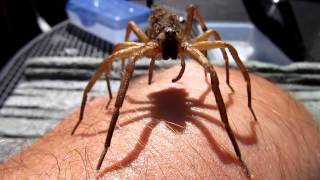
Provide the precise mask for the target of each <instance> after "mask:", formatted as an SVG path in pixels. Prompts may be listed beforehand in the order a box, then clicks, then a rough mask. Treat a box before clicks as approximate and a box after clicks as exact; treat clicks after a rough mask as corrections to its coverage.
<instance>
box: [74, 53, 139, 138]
mask: <svg viewBox="0 0 320 180" xmlns="http://www.w3.org/2000/svg"><path fill="white" fill-rule="evenodd" d="M140 48H141V47H129V48H127V49H123V50H119V51H117V52H115V53H113V54H111V55H110V56H109V57H108V58H106V59H105V60H104V61H103V62H102V64H101V65H100V66H99V68H98V69H97V70H96V72H95V73H94V75H93V76H92V77H91V79H90V80H89V82H88V84H87V86H86V88H85V89H84V91H83V96H82V102H81V108H80V116H79V120H78V122H77V124H76V125H75V126H74V128H73V130H72V132H71V135H73V134H74V133H75V131H76V130H77V128H78V126H79V125H80V123H81V121H82V119H83V113H84V109H85V105H86V102H87V95H88V93H89V91H90V90H91V88H92V87H93V85H94V84H95V82H96V81H97V80H98V79H99V77H100V75H101V74H102V73H109V72H108V70H109V69H110V67H111V64H112V62H113V61H114V60H115V59H117V58H123V57H127V56H130V55H131V54H132V53H134V52H136V51H137V50H139V49H140ZM107 83H108V81H107ZM109 87H110V86H109Z"/></svg>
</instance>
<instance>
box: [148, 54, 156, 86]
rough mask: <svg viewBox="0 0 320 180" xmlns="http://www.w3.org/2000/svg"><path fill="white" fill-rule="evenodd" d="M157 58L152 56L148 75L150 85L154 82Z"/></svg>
mask: <svg viewBox="0 0 320 180" xmlns="http://www.w3.org/2000/svg"><path fill="white" fill-rule="evenodd" d="M155 61H156V59H155V58H152V59H151V61H150V66H149V76H148V84H149V85H150V84H151V82H152V76H153V70H154V64H155Z"/></svg>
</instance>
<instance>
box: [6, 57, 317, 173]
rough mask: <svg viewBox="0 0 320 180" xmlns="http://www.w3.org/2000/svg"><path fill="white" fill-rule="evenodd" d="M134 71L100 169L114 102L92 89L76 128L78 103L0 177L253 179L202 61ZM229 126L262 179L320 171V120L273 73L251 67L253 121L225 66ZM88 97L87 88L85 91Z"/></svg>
mask: <svg viewBox="0 0 320 180" xmlns="http://www.w3.org/2000/svg"><path fill="white" fill-rule="evenodd" d="M179 70H180V66H175V67H173V68H170V69H168V70H163V71H160V72H155V73H154V79H153V81H152V84H151V85H150V86H149V85H148V84H147V83H148V78H147V76H144V77H141V78H137V79H134V80H132V82H131V83H130V86H129V90H128V92H127V97H126V98H125V102H124V105H123V108H122V109H121V111H120V117H119V120H118V123H117V128H116V130H115V132H114V135H113V139H112V143H111V147H110V148H109V151H108V153H107V155H106V157H105V160H104V162H103V164H102V167H101V170H100V171H96V170H95V167H96V164H97V162H98V159H99V156H100V153H101V151H102V149H103V144H104V141H105V136H106V129H107V127H108V125H109V122H110V118H111V114H112V109H113V105H114V104H113V103H114V100H115V98H114V99H113V100H112V101H111V103H110V105H109V106H108V108H105V107H106V104H107V103H108V98H107V96H105V97H98V98H92V99H91V100H90V102H88V104H87V106H86V110H85V115H84V120H83V122H82V124H81V125H80V126H79V129H78V130H77V132H76V133H75V135H74V136H70V133H71V130H72V128H73V126H74V125H75V123H76V121H77V119H78V116H79V109H77V110H75V112H73V113H71V114H70V115H69V116H67V117H66V118H65V119H64V120H63V121H62V122H61V123H60V124H59V125H57V127H55V128H54V129H52V130H51V131H50V132H49V133H47V134H46V135H45V136H44V137H42V138H41V139H39V140H37V141H36V142H35V143H34V144H32V145H31V146H29V147H27V148H25V149H24V150H23V151H22V152H21V153H19V154H17V155H15V156H13V157H11V158H10V159H8V160H7V161H6V162H4V164H2V165H0V179H95V178H101V179H113V178H118V179H124V178H133V179H141V178H146V179H159V178H161V179H185V178H190V179H195V178H197V179H199V178H200V179H207V178H210V179H212V178H213V179H247V177H246V175H245V174H244V171H243V169H242V167H241V166H240V164H239V162H238V160H237V157H236V155H235V153H234V150H233V147H232V144H231V142H230V140H229V138H228V136H227V133H226V131H225V130H224V125H223V123H222V121H221V120H220V116H219V112H218V109H217V106H216V102H215V99H214V96H213V94H212V92H211V87H210V84H209V83H208V82H209V78H210V77H208V81H206V79H205V76H204V73H203V69H202V68H201V67H200V66H199V65H197V64H194V63H188V64H187V65H186V70H185V73H184V75H183V77H182V78H181V80H179V81H178V82H176V83H172V82H171V79H172V78H174V77H176V75H177V74H178V72H179ZM216 71H217V73H218V76H219V80H220V90H221V93H222V96H223V99H224V102H225V104H226V108H227V112H228V117H229V122H230V126H231V128H232V129H233V131H234V133H235V136H236V140H237V142H238V144H239V146H240V150H241V153H242V158H243V160H244V162H245V163H246V164H247V166H248V168H249V170H250V172H251V174H252V177H253V178H254V179H319V178H320V171H319V168H320V136H319V128H318V126H317V125H316V124H315V122H314V121H313V120H312V117H311V115H310V114H309V113H308V112H307V111H306V110H305V108H304V107H303V106H302V105H301V104H300V103H299V102H297V101H296V100H294V99H293V98H292V97H291V96H289V95H288V94H287V93H286V92H284V91H283V90H281V89H280V88H279V87H277V86H276V85H274V84H273V83H271V82H269V81H267V80H265V79H263V78H260V77H258V76H256V75H253V74H251V75H250V77H251V82H252V95H253V101H252V102H253V109H254V111H255V113H256V116H257V119H258V122H257V123H256V122H255V121H254V118H253V117H252V114H251V113H250V110H249V108H248V107H247V95H246V84H245V82H244V80H243V78H242V76H241V73H240V72H239V71H237V70H231V71H230V78H231V79H230V80H231V81H230V82H231V85H232V86H233V88H234V90H235V92H234V93H232V91H231V90H230V89H229V87H228V86H227V84H226V83H225V71H224V68H218V67H216ZM79 98H80V97H79Z"/></svg>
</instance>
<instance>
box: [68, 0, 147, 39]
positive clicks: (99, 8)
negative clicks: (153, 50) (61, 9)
mask: <svg viewBox="0 0 320 180" xmlns="http://www.w3.org/2000/svg"><path fill="white" fill-rule="evenodd" d="M66 12H67V14H68V17H69V19H70V22H71V23H72V24H74V25H76V26H78V27H80V28H81V29H84V30H85V31H88V32H90V33H92V34H94V35H96V36H98V37H100V38H102V39H104V40H107V41H109V42H111V43H114V44H115V43H118V42H122V41H124V36H125V31H126V27H127V24H128V22H129V21H130V20H132V21H135V22H136V23H137V24H138V25H139V26H140V27H141V28H142V29H143V27H144V26H145V25H146V23H147V20H148V17H149V12H150V10H149V8H147V7H145V6H142V5H139V4H136V3H132V2H127V1H125V0H69V1H68V3H67V5H66ZM131 37H132V38H131V40H134V39H135V38H136V37H135V36H134V35H132V36H131Z"/></svg>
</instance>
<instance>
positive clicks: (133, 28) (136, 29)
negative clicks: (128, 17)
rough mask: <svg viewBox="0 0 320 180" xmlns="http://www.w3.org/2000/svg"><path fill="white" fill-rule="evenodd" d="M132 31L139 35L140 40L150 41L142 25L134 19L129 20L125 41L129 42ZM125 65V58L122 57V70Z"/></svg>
mask: <svg viewBox="0 0 320 180" xmlns="http://www.w3.org/2000/svg"><path fill="white" fill-rule="evenodd" d="M131 32H134V33H135V35H136V36H137V38H138V40H139V41H140V42H143V43H147V42H149V41H150V40H149V38H148V36H147V35H146V34H145V33H144V32H143V31H142V30H141V29H140V27H139V26H138V25H137V24H136V23H135V22H134V21H129V22H128V25H127V29H126V35H125V38H124V41H125V42H129V38H130V35H131ZM130 43H132V42H130ZM125 65H126V64H125V59H124V58H122V59H121V72H123V70H124V67H125Z"/></svg>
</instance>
